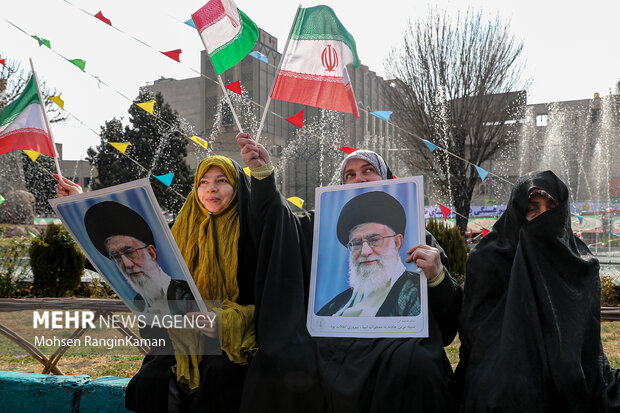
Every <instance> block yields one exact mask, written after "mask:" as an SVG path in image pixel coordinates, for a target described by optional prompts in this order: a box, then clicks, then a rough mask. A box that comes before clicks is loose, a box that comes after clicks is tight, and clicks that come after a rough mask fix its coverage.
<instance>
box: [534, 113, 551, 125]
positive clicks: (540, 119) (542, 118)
mask: <svg viewBox="0 0 620 413" xmlns="http://www.w3.org/2000/svg"><path fill="white" fill-rule="evenodd" d="M547 122H548V116H547V114H546V113H541V114H540V115H536V126H547Z"/></svg>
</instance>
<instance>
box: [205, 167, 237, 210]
mask: <svg viewBox="0 0 620 413" xmlns="http://www.w3.org/2000/svg"><path fill="white" fill-rule="evenodd" d="M196 192H197V193H198V199H199V200H200V203H201V204H202V206H204V207H205V208H206V209H207V211H209V212H211V213H212V214H217V213H218V212H220V211H222V210H223V209H224V208H226V205H228V203H229V202H230V200H231V199H232V196H233V193H234V192H235V190H234V188H233V186H232V185H231V184H230V182H229V181H228V178H227V177H226V174H224V171H223V170H222V168H220V167H219V166H212V167H210V168H209V169H207V172H205V174H204V175H203V176H202V178H200V181H199V183H198V189H197V191H196Z"/></svg>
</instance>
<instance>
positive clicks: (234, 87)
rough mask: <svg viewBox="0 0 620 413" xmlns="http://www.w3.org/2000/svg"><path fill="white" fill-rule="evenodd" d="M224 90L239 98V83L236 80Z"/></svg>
mask: <svg viewBox="0 0 620 413" xmlns="http://www.w3.org/2000/svg"><path fill="white" fill-rule="evenodd" d="M226 89H228V90H230V91H231V92H235V93H236V94H238V95H239V96H241V83H240V82H239V81H238V80H237V81H236V82H232V83H231V84H229V85H226Z"/></svg>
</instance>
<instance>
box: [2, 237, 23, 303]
mask: <svg viewBox="0 0 620 413" xmlns="http://www.w3.org/2000/svg"><path fill="white" fill-rule="evenodd" d="M2 232H4V228H3V227H0V234H2ZM29 245H30V241H29V240H28V239H12V240H9V241H8V242H7V243H4V244H3V245H1V246H0V297H3V298H12V297H17V296H18V295H19V294H18V292H19V286H18V284H17V281H18V280H20V278H21V277H22V276H23V274H24V272H25V270H26V268H25V266H22V265H20V261H21V259H22V258H26V250H27V249H28V247H29Z"/></svg>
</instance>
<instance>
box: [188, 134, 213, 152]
mask: <svg viewBox="0 0 620 413" xmlns="http://www.w3.org/2000/svg"><path fill="white" fill-rule="evenodd" d="M190 139H191V140H193V141H194V142H196V143H197V144H198V145H200V146H202V147H203V148H205V149H208V148H207V147H208V146H209V142H207V141H205V140H204V139H200V138H199V137H198V136H196V135H194V136H192V137H191V138H190Z"/></svg>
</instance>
